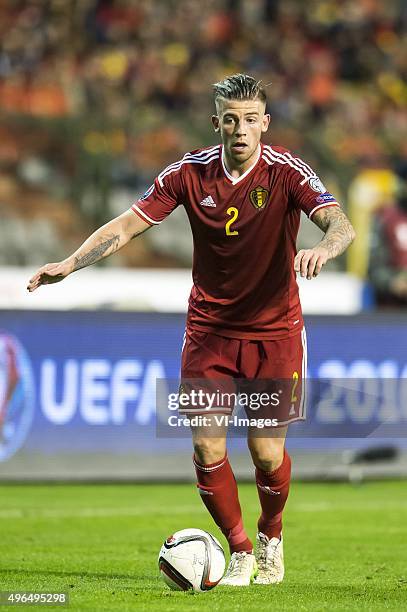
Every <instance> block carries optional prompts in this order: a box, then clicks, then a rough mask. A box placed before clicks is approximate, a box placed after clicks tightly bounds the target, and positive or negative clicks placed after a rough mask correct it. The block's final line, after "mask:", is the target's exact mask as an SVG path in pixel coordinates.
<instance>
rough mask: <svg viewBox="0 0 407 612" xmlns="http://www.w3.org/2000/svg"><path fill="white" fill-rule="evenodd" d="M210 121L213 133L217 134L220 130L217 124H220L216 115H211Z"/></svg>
mask: <svg viewBox="0 0 407 612" xmlns="http://www.w3.org/2000/svg"><path fill="white" fill-rule="evenodd" d="M211 120H212V125H213V129H214V130H215V132H219V130H220V125H219V123H220V122H219V117H218V115H212V117H211Z"/></svg>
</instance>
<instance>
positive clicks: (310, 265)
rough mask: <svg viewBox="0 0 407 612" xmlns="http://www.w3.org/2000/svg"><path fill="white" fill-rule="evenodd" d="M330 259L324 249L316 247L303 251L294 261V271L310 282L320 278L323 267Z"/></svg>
mask: <svg viewBox="0 0 407 612" xmlns="http://www.w3.org/2000/svg"><path fill="white" fill-rule="evenodd" d="M328 259H329V253H328V250H327V249H325V248H324V247H318V246H316V247H314V248H313V249H301V251H298V253H297V255H296V257H295V259H294V270H295V271H296V272H299V273H300V274H301V276H302V277H305V276H306V277H307V279H308V280H311V278H314V277H315V276H318V274H319V273H320V272H321V269H322V266H324V265H325V264H326V262H327V261H328Z"/></svg>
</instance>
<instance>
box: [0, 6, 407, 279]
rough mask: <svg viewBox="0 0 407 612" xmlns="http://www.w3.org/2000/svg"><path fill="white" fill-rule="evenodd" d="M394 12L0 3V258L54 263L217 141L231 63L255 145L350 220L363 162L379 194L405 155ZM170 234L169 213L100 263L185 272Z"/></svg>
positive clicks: (183, 255)
mask: <svg viewBox="0 0 407 612" xmlns="http://www.w3.org/2000/svg"><path fill="white" fill-rule="evenodd" d="M406 21H407V4H406V3H405V1H404V0H388V1H387V2H382V1H381V0H358V1H357V2H355V1H354V0H323V1H322V0H308V1H307V2H304V1H301V0H250V1H249V0H205V2H200V1H199V0H157V1H153V0H69V1H66V0H2V1H1V2H0V213H1V218H2V221H1V230H0V234H1V235H0V264H3V265H4V264H9V265H10V264H25V265H35V264H37V263H42V262H43V261H45V260H49V259H51V260H56V259H58V258H59V257H62V256H63V255H64V254H67V253H68V252H69V251H70V250H71V249H72V248H74V247H76V246H77V245H78V241H80V240H81V239H82V238H84V237H85V236H86V235H87V234H88V233H89V231H90V230H91V229H92V228H94V227H95V226H96V225H98V224H100V223H101V222H104V221H105V220H107V219H109V218H110V217H112V216H113V215H116V214H117V213H119V212H121V211H122V210H125V209H126V207H127V206H129V205H131V203H132V201H133V200H134V199H136V198H137V197H138V195H139V194H140V193H143V192H144V190H145V188H146V187H148V185H149V184H150V183H151V180H152V179H153V178H154V176H155V174H156V173H157V171H159V170H160V169H161V168H162V167H163V166H165V165H166V164H168V163H170V162H172V161H174V160H176V159H177V158H178V157H179V156H181V155H182V154H183V153H184V152H185V151H186V150H189V149H193V148H197V147H200V146H206V145H209V144H213V143H214V142H216V137H215V135H214V134H213V132H212V130H211V127H210V123H209V116H210V114H211V113H212V109H213V103H212V99H211V84H212V83H213V82H215V81H217V80H219V79H221V78H222V77H224V76H226V75H227V74H230V73H235V72H247V73H249V74H253V75H254V76H256V77H257V78H259V79H262V80H263V82H264V83H265V84H269V86H268V88H267V89H268V96H269V112H270V113H271V115H272V127H271V130H270V133H269V134H268V135H267V137H266V139H265V140H266V142H269V143H274V144H282V145H284V146H287V147H288V148H290V149H292V150H293V151H294V152H295V153H297V154H299V155H302V156H303V157H304V158H305V159H306V160H307V162H308V163H310V164H311V165H313V166H314V167H315V168H316V169H318V171H319V173H320V174H321V176H322V177H323V179H324V182H326V183H328V185H329V187H330V188H331V190H332V191H334V192H335V193H336V194H337V195H338V197H339V198H341V200H342V201H343V202H344V205H345V207H346V206H348V210H349V213H350V214H351V216H352V214H354V215H356V217H355V218H356V219H358V211H357V210H356V209H357V206H358V203H359V200H358V199H356V201H354V202H353V204H352V195H349V192H348V188H349V185H350V186H351V192H350V193H351V194H352V185H353V193H354V192H355V190H356V191H357V186H358V185H359V184H360V180H361V179H363V176H364V173H366V172H367V171H368V172H377V171H378V172H384V173H385V174H386V177H387V178H386V181H387V182H386V181H385V182H386V188H385V189H384V191H383V193H380V194H379V197H378V201H379V202H381V203H386V201H387V200H388V201H390V200H391V199H392V196H393V183H394V184H395V182H396V180H395V179H394V173H393V171H392V168H394V167H395V166H396V165H397V164H400V163H402V161H403V160H405V159H406V158H407V137H406V136H407V114H406V112H405V110H406V104H407V80H406V75H407V51H406V41H407V36H406ZM393 179H394V180H393ZM358 180H359V183H358ZM355 181H356V182H355ZM362 183H363V180H362ZM359 191H360V190H359ZM369 197H370V196H369ZM348 200H349V202H348ZM369 202H371V200H370V199H369ZM369 202H368V204H367V208H369V206H370V204H369ZM352 206H354V207H356V209H355V210H353V211H352ZM370 212H371V211H370V210H369V213H370ZM362 216H363V215H362ZM366 218H367V217H366V216H365V217H363V219H362V221H361V223H362V224H363V223H365V222H366ZM166 225H167V228H165V226H166ZM184 227H185V219H184V217H183V216H182V213H179V214H178V213H176V215H175V217H174V220H172V221H170V220H168V222H167V223H166V224H163V225H162V226H161V227H160V228H159V230H158V231H157V232H156V235H154V236H153V234H154V232H148V233H147V234H145V236H144V237H143V238H142V239H140V240H138V241H135V242H136V243H137V244H134V245H132V246H131V248H126V250H125V251H124V252H123V253H122V254H121V255H120V257H118V258H116V260H115V261H114V262H113V261H112V263H115V264H117V263H121V264H125V265H143V266H155V265H164V266H170V265H188V263H189V258H190V239H189V237H188V234H187V232H186V231H184ZM180 228H181V229H180ZM362 233H363V231H362ZM180 234H182V237H184V236H186V237H185V240H184V239H180ZM16 236H17V238H16ZM303 240H304V242H305V243H306V242H307V240H313V237H312V236H309V237H308V238H307V235H306V234H304V238H303ZM367 241H368V238H367V237H366V244H365V245H364V247H363V248H364V249H365V255H366V249H367V248H368V246H367ZM362 242H363V239H362ZM366 257H367V256H366ZM362 259H363V258H362ZM365 259H366V258H365ZM361 261H362V260H361V259H360V254H359V255H358V254H357V255H356V256H355V255H354V256H353V262H354V263H353V264H352V256H351V258H350V264H349V266H350V269H352V265H353V267H354V268H355V270H354V271H355V273H358V274H359V275H361V276H363V275H365V274H366V273H367V267H368V265H367V260H366V261H365V263H364V264H363V265H362V266H361V267H360V262H361ZM355 262H356V263H355ZM358 266H359V267H358Z"/></svg>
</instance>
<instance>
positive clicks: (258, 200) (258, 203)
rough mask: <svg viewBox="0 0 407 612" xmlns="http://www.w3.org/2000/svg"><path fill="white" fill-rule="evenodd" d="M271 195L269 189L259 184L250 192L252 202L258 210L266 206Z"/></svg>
mask: <svg viewBox="0 0 407 612" xmlns="http://www.w3.org/2000/svg"><path fill="white" fill-rule="evenodd" d="M269 195H270V194H269V192H268V191H267V189H264V187H261V186H260V185H259V186H258V187H256V189H253V190H252V191H251V192H250V194H249V198H250V202H251V203H252V204H253V206H254V208H256V210H261V209H263V208H265V207H266V204H267V202H268V199H269Z"/></svg>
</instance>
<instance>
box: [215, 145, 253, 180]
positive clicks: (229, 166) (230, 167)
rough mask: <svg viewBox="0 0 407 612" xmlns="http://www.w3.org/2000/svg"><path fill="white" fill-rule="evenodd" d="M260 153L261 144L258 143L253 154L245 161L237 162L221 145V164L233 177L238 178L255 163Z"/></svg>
mask: <svg viewBox="0 0 407 612" xmlns="http://www.w3.org/2000/svg"><path fill="white" fill-rule="evenodd" d="M260 155H261V145H260V143H259V144H258V145H257V148H256V149H255V151H254V152H253V154H252V155H251V156H250V157H249V158H248V159H247V160H246V161H245V162H243V163H242V164H239V163H238V162H237V161H236V160H234V159H232V158H231V157H229V156H228V155H227V153H226V150H225V147H223V153H222V156H223V164H224V166H225V168H226V170H227V171H228V172H229V174H230V175H231V176H232V177H233V178H239V177H241V176H242V175H243V174H245V172H247V171H248V170H250V169H251V168H253V167H254V166H255V165H256V164H257V162H258V161H259V157H260Z"/></svg>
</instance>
